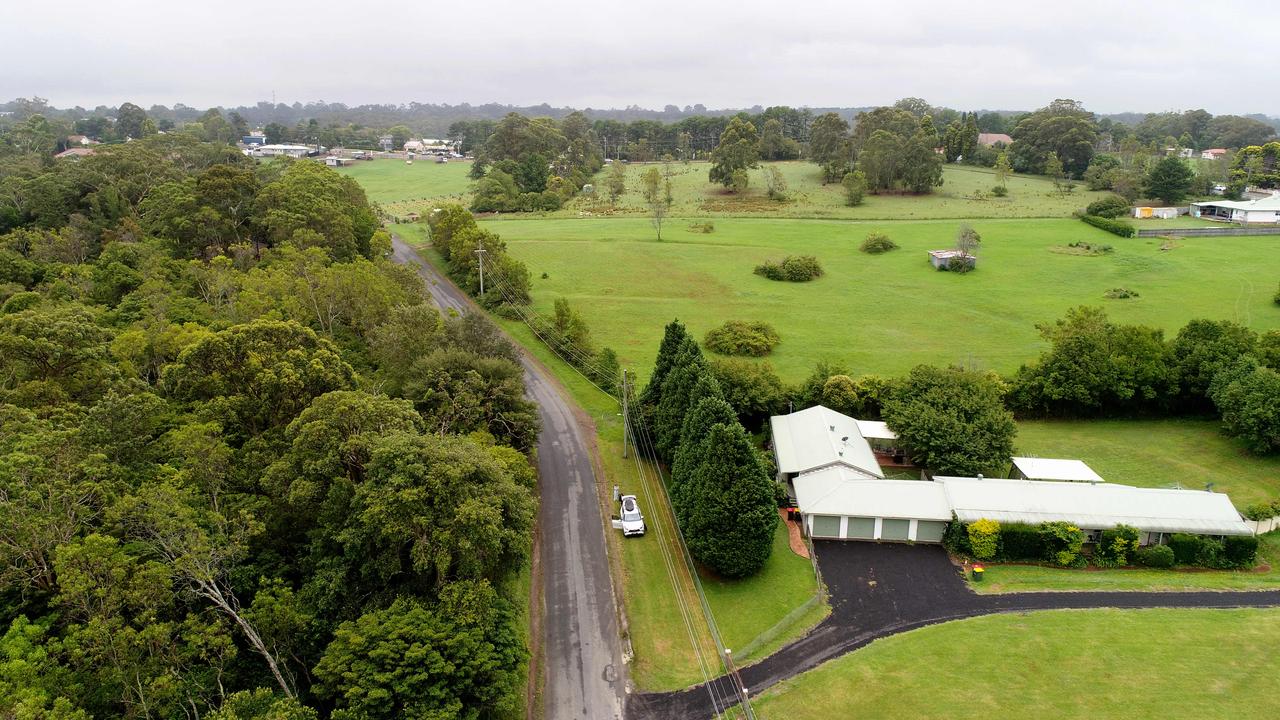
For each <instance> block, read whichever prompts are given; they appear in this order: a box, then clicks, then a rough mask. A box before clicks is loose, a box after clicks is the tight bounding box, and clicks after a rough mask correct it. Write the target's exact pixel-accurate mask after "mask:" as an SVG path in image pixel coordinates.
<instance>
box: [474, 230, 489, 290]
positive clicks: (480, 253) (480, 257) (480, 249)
mask: <svg viewBox="0 0 1280 720" xmlns="http://www.w3.org/2000/svg"><path fill="white" fill-rule="evenodd" d="M476 245H477V248H476V260H477V261H478V262H479V263H480V297H484V254H485V252H487V251H486V250H485V249H484V240H478V241H477V242H476Z"/></svg>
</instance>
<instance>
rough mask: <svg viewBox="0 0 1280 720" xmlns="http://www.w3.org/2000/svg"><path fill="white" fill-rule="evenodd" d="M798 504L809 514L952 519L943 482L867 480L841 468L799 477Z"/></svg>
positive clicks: (801, 510) (803, 511)
mask: <svg viewBox="0 0 1280 720" xmlns="http://www.w3.org/2000/svg"><path fill="white" fill-rule="evenodd" d="M791 483H792V485H794V486H795V489H796V505H798V506H799V507H800V512H802V513H804V514H806V515H853V516H857V517H887V518H906V519H916V520H950V519H951V506H950V505H948V504H947V493H946V488H944V487H943V486H942V485H941V484H940V483H936V482H929V481H928V480H884V479H879V478H875V479H872V478H866V477H863V476H861V475H859V474H858V473H857V472H856V471H854V470H851V469H849V468H846V467H841V466H839V465H836V466H832V467H829V468H825V469H823V470H815V471H814V472H810V473H805V474H803V475H799V476H797V477H796V478H795V479H794V480H792V481H791Z"/></svg>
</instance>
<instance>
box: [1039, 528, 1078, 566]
mask: <svg viewBox="0 0 1280 720" xmlns="http://www.w3.org/2000/svg"><path fill="white" fill-rule="evenodd" d="M1040 539H1041V540H1042V541H1043V542H1044V558H1045V559H1046V560H1049V561H1050V562H1055V563H1057V564H1059V565H1062V566H1064V567H1068V566H1071V565H1075V564H1077V563H1078V562H1079V560H1080V548H1081V547H1084V531H1083V530H1081V529H1080V528H1078V527H1076V526H1075V525H1072V524H1071V523H1068V522H1061V521H1055V522H1047V523H1041V524H1040Z"/></svg>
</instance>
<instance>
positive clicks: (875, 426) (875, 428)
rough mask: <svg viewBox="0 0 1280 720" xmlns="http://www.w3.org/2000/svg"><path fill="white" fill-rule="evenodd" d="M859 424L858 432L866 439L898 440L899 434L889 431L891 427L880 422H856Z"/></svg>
mask: <svg viewBox="0 0 1280 720" xmlns="http://www.w3.org/2000/svg"><path fill="white" fill-rule="evenodd" d="M854 422H856V423H858V432H860V433H862V437H864V438H874V439H876V440H897V439H898V433H896V432H894V431H892V430H890V429H889V426H888V425H886V424H885V423H883V422H880V421H879V420H854Z"/></svg>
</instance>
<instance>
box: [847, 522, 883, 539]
mask: <svg viewBox="0 0 1280 720" xmlns="http://www.w3.org/2000/svg"><path fill="white" fill-rule="evenodd" d="M875 536H876V519H875V518H864V517H851V518H849V527H848V529H847V530H846V532H845V537H846V538H849V539H850V540H870V539H872V538H874V537H875Z"/></svg>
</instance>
